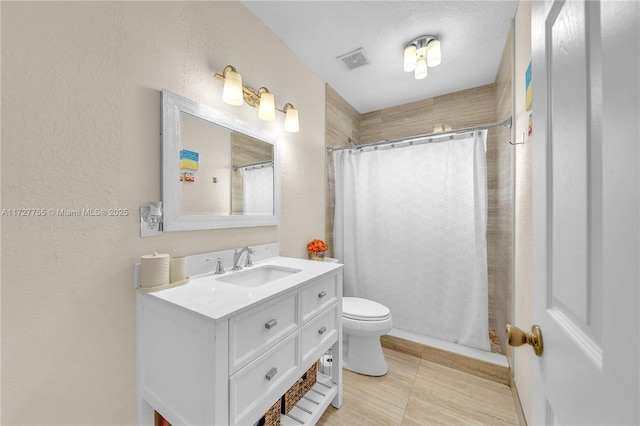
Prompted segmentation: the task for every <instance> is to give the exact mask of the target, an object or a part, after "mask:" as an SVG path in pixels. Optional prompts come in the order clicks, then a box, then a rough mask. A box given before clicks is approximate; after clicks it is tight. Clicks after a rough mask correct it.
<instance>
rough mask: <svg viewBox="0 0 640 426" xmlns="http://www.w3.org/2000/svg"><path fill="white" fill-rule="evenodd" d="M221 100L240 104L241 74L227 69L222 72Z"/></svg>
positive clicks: (242, 100) (241, 99)
mask: <svg viewBox="0 0 640 426" xmlns="http://www.w3.org/2000/svg"><path fill="white" fill-rule="evenodd" d="M222 100H223V101H224V102H225V103H227V104H229V105H242V104H243V103H244V97H243V95H242V76H241V75H240V74H238V73H237V72H235V71H231V70H228V71H227V72H226V73H224V88H223V89H222Z"/></svg>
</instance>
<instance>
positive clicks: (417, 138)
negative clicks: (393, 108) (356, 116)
mask: <svg viewBox="0 0 640 426" xmlns="http://www.w3.org/2000/svg"><path fill="white" fill-rule="evenodd" d="M501 126H504V127H506V128H508V129H510V128H511V117H509V118H507V119H506V120H504V121H501V122H499V123H490V124H481V125H479V126H473V127H465V128H463V129H455V130H447V131H446V132H436V133H427V134H424V135H416V136H409V137H405V138H398V139H387V140H384V141H380V142H373V143H365V144H362V145H352V146H345V147H340V148H332V147H328V148H327V152H328V153H329V154H331V153H332V152H333V151H343V150H345V149H360V148H368V147H371V146H381V145H389V144H394V143H401V142H417V141H420V140H422V139H428V138H431V137H434V136H444V135H452V136H453V135H456V134H460V133H467V132H472V131H474V130H485V129H490V128H492V127H501ZM509 143H511V142H509Z"/></svg>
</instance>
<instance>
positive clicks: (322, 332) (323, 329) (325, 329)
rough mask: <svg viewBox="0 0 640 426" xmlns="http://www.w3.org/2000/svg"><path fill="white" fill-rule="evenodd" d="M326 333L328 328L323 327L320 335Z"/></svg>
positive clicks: (319, 331)
mask: <svg viewBox="0 0 640 426" xmlns="http://www.w3.org/2000/svg"><path fill="white" fill-rule="evenodd" d="M325 331H327V327H322V328H321V329H320V330H318V334H324V332H325Z"/></svg>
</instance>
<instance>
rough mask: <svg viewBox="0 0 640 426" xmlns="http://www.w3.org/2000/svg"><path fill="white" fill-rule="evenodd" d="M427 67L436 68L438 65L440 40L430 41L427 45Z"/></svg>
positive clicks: (440, 56) (440, 57)
mask: <svg viewBox="0 0 640 426" xmlns="http://www.w3.org/2000/svg"><path fill="white" fill-rule="evenodd" d="M427 51H428V52H427V65H429V66H430V67H436V66H438V65H440V61H441V59H442V54H441V51H440V40H437V39H436V40H431V41H430V42H429V44H428V45H427Z"/></svg>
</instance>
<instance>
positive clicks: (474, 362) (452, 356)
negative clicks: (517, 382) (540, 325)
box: [380, 334, 522, 411]
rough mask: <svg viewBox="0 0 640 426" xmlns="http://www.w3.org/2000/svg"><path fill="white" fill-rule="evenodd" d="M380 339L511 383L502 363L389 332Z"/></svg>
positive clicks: (385, 344)
mask: <svg viewBox="0 0 640 426" xmlns="http://www.w3.org/2000/svg"><path fill="white" fill-rule="evenodd" d="M380 341H381V342H382V346H383V347H385V348H389V349H393V350H396V351H398V352H402V353H406V354H408V355H412V356H415V357H418V358H420V359H425V360H428V361H431V362H435V363H436V364H441V365H444V366H447V367H450V368H454V369H456V370H460V371H463V372H465V373H469V374H473V375H474V376H478V377H482V378H483V379H487V380H491V381H493V382H497V383H501V384H503V385H507V386H509V385H510V381H509V368H508V367H503V366H501V365H496V364H492V363H490V362H486V361H481V360H478V359H474V358H470V357H468V356H464V355H460V354H456V353H453V352H447V351H444V350H442V349H437V348H433V347H431V346H426V345H423V344H420V343H416V342H412V341H409V340H405V339H401V338H399V337H395V336H390V335H388V334H387V335H384V336H382V337H381V338H380ZM520 410H521V411H522V406H520Z"/></svg>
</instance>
